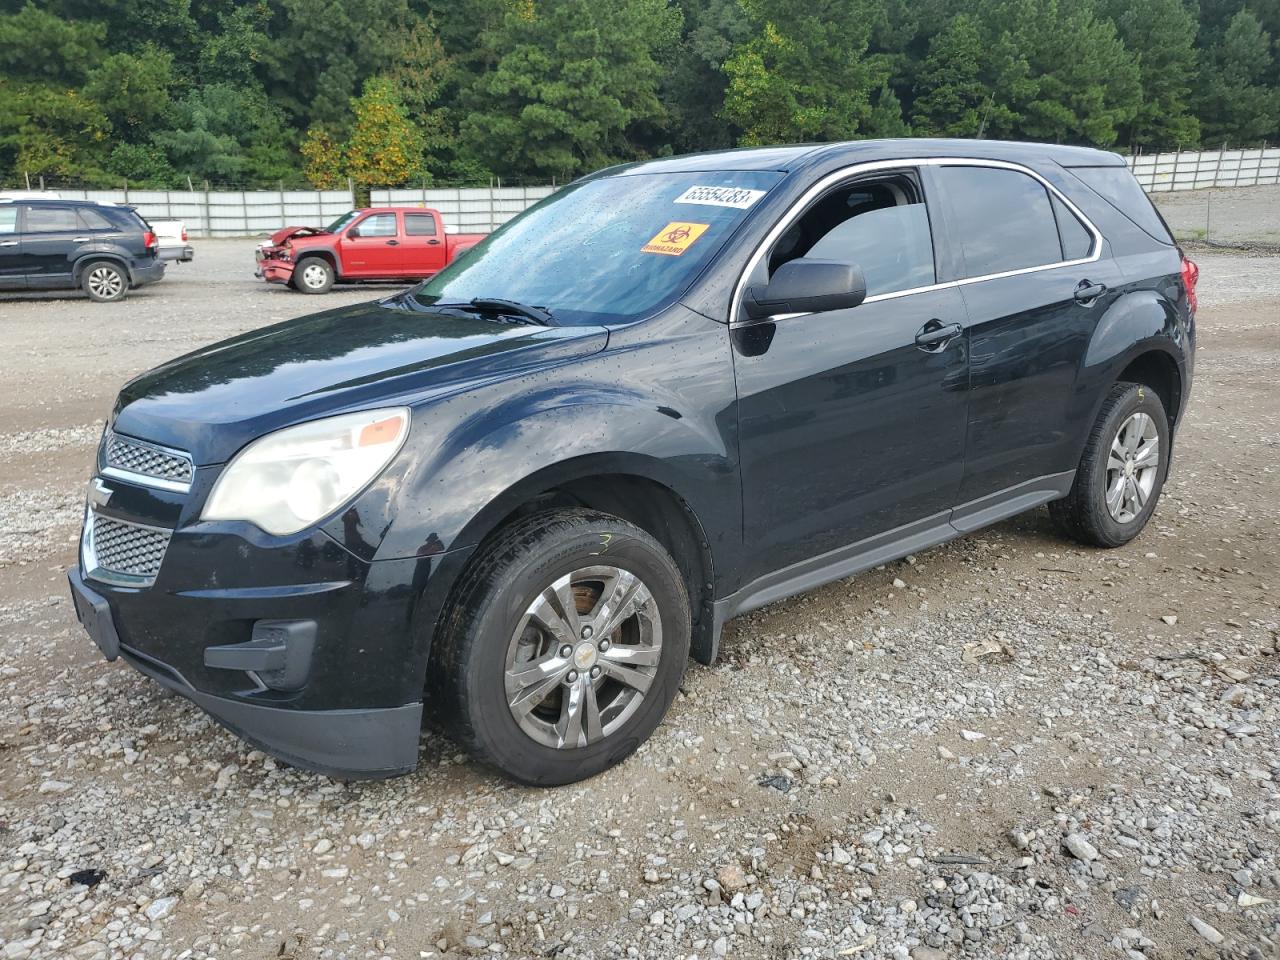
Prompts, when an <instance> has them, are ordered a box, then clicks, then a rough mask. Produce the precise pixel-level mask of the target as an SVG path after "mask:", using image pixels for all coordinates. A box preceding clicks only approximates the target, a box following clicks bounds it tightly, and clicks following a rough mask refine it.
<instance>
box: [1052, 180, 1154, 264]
mask: <svg viewBox="0 0 1280 960" xmlns="http://www.w3.org/2000/svg"><path fill="white" fill-rule="evenodd" d="M1069 170H1070V172H1071V173H1073V174H1075V175H1076V176H1077V177H1079V178H1080V179H1081V180H1083V181H1084V182H1085V183H1086V184H1087V185H1088V187H1089V189H1090V190H1092V191H1093V192H1094V193H1096V194H1097V195H1098V196H1100V197H1102V199H1103V200H1105V201H1107V203H1109V204H1111V205H1112V206H1113V207H1115V208H1116V209H1117V210H1119V211H1120V212H1121V213H1123V214H1124V215H1125V216H1126V217H1128V218H1129V219H1130V220H1132V221H1133V222H1134V223H1135V224H1137V225H1138V226H1139V227H1141V228H1142V229H1143V231H1144V232H1145V233H1148V234H1150V235H1151V237H1152V239H1155V240H1159V241H1160V242H1161V243H1167V244H1169V245H1171V246H1172V244H1173V235H1172V234H1170V232H1169V228H1168V226H1166V225H1165V222H1164V219H1163V218H1162V217H1161V216H1160V214H1159V212H1158V211H1157V210H1156V208H1155V204H1153V203H1152V202H1151V198H1150V197H1148V196H1147V194H1146V192H1145V191H1144V190H1143V189H1142V187H1141V186H1139V184H1138V181H1137V180H1135V179H1134V178H1133V174H1132V173H1130V172H1129V168H1128V167H1070V168H1069Z"/></svg>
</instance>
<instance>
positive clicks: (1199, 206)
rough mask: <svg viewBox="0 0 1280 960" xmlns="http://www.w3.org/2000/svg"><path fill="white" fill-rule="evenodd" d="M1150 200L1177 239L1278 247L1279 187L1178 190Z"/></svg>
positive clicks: (1279, 245)
mask: <svg viewBox="0 0 1280 960" xmlns="http://www.w3.org/2000/svg"><path fill="white" fill-rule="evenodd" d="M1154 197H1155V201H1156V206H1158V207H1159V208H1160V212H1161V213H1162V214H1163V215H1164V218H1165V220H1166V221H1167V222H1168V224H1169V226H1170V228H1171V229H1172V230H1173V233H1174V235H1175V236H1176V237H1178V239H1180V240H1211V241H1213V242H1214V243H1225V244H1238V245H1244V246H1250V245H1262V246H1265V247H1269V248H1272V249H1277V248H1280V186H1266V187H1227V188H1218V189H1210V190H1181V191H1178V192H1177V193H1157V194H1155V195H1154Z"/></svg>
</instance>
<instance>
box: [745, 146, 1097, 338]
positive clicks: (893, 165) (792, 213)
mask: <svg viewBox="0 0 1280 960" xmlns="http://www.w3.org/2000/svg"><path fill="white" fill-rule="evenodd" d="M911 167H917V168H919V167H994V168H996V169H1000V170H1014V171H1016V172H1018V173H1025V174H1026V175H1027V176H1029V177H1031V178H1032V179H1033V180H1035V181H1037V182H1038V183H1039V184H1040V185H1041V186H1043V187H1044V188H1045V189H1046V190H1047V191H1049V193H1050V194H1051V195H1052V196H1055V197H1057V198H1058V199H1059V200H1060V201H1062V203H1063V205H1064V206H1066V208H1067V209H1068V210H1070V211H1071V212H1072V213H1074V214H1075V215H1076V217H1078V218H1079V220H1080V222H1081V223H1082V224H1084V226H1085V229H1087V230H1088V231H1089V233H1090V235H1092V237H1093V246H1092V248H1091V249H1090V251H1089V256H1087V257H1081V258H1078V259H1075V260H1059V261H1057V262H1056V263H1042V264H1039V265H1038V266H1034V267H1020V268H1018V269H1017V270H1005V271H1003V272H1001V273H989V274H983V275H982V276H978V277H961V278H959V279H955V280H944V281H942V282H940V283H934V284H930V285H929V286H926V287H912V288H911V289H909V290H894V291H892V292H891V293H877V294H875V295H874V296H870V297H867V298H866V299H865V300H864V301H862V302H863V303H875V302H877V301H880V300H892V299H895V298H897V297H909V296H912V295H913V294H917V293H927V292H929V291H932V290H943V289H945V288H947V287H961V286H965V285H966V284H970V283H982V282H983V281H985V280H1000V279H1003V278H1004V277H1016V276H1020V275H1022V274H1025V273H1038V272H1039V271H1041V270H1057V269H1058V268H1060V267H1072V266H1078V265H1080V264H1084V263H1093V262H1095V261H1096V260H1099V259H1100V258H1101V257H1102V239H1103V238H1102V232H1101V231H1100V230H1099V229H1098V228H1097V227H1096V226H1094V224H1093V221H1092V220H1090V219H1089V218H1088V217H1087V216H1085V214H1084V212H1083V211H1082V210H1081V209H1080V208H1079V207H1078V206H1076V205H1075V204H1074V203H1072V202H1071V198H1070V197H1068V196H1067V195H1066V194H1064V193H1063V192H1062V191H1061V190H1059V189H1058V188H1057V187H1055V186H1054V185H1053V184H1052V183H1050V182H1049V181H1048V180H1046V179H1045V178H1044V177H1043V176H1041V175H1040V174H1039V173H1037V172H1036V171H1034V170H1032V169H1031V168H1030V167H1027V166H1024V165H1023V164H1020V163H1013V162H1012V161H1009V160H986V159H980V158H977V157H911V158H903V159H899V160H877V161H873V162H867V163H855V164H851V165H850V166H848V167H844V168H842V169H840V170H836V171H835V172H833V173H829V174H827V175H826V176H825V177H823V178H822V179H821V180H819V181H818V182H817V183H815V184H813V185H812V186H811V187H809V189H808V190H806V191H805V192H804V193H803V194H802V195H801V196H800V197H799V199H797V200H796V201H795V203H793V204H792V205H791V206H790V207H789V208H788V209H787V212H786V213H785V214H783V216H782V217H781V218H779V220H778V222H777V223H775V224H774V225H773V229H771V230H770V231H769V232H768V233H767V234H765V236H764V239H763V240H761V241H760V244H759V245H758V246H757V247H756V249H755V251H754V252H753V253H752V254H751V256H750V258H749V259H748V260H747V263H746V266H745V268H744V269H743V271H742V275H741V276H740V277H739V278H738V283H737V285H736V286H735V287H734V289H733V299H732V300H731V302H730V304H729V306H730V309H729V323H730V324H731V325H741V324H745V323H749V322H758V321H747V320H743V319H741V316H742V314H741V310H742V297H743V294H744V292H745V290H746V286H747V281H748V278H749V277H750V276H751V274H752V272H753V271H754V270H755V268H756V266H757V265H758V264H759V262H760V259H761V258H762V257H764V256H767V255H768V251H769V250H770V248H772V247H773V245H774V243H776V242H777V240H778V238H779V237H781V236H782V234H783V232H784V231H785V230H786V229H787V228H788V227H789V226H791V224H792V223H793V222H794V221H795V220H796V218H797V217H799V216H801V215H802V214H803V213H804V211H805V210H806V209H808V207H809V206H810V204H812V203H813V201H814V200H815V199H816V198H818V197H820V196H821V195H822V194H824V193H826V191H828V190H830V189H831V188H832V187H833V186H836V185H838V184H840V183H841V182H842V181H844V180H850V179H854V178H861V177H862V176H863V175H864V174H868V173H876V172H878V171H881V170H885V171H888V170H902V169H904V168H911ZM932 199H933V198H930V197H929V196H928V195H927V194H926V196H925V201H926V203H931V202H932ZM929 215H930V226H931V230H932V229H933V224H934V218H933V210H932V209H929ZM944 243H945V239H944ZM937 251H938V238H937V237H936V236H935V237H934V255H935V257H936V256H937ZM799 316H804V314H802V313H787V314H778V315H777V316H776V317H774V318H773V319H775V320H783V319H788V318H790V317H799Z"/></svg>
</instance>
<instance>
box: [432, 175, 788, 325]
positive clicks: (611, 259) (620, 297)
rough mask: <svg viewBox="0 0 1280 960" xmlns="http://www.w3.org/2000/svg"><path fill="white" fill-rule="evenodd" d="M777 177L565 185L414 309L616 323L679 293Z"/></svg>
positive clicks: (478, 249) (453, 269) (457, 265)
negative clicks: (488, 308) (446, 306)
mask: <svg viewBox="0 0 1280 960" xmlns="http://www.w3.org/2000/svg"><path fill="white" fill-rule="evenodd" d="M781 177H782V174H781V173H777V172H774V171H740V170H739V171H720V172H717V171H710V172H708V171H701V172H698V173H666V174H661V173H649V174H634V175H630V176H627V175H623V176H617V177H605V178H602V179H599V180H587V181H585V182H582V183H576V184H570V185H569V186H567V187H565V188H564V189H563V190H560V191H559V192H557V193H554V194H552V195H551V196H550V197H548V198H547V199H545V200H543V201H542V202H541V203H538V204H537V205H536V206H534V207H531V208H530V209H528V210H526V211H525V212H524V213H522V214H521V215H520V216H518V217H516V218H515V219H514V220H511V221H510V222H508V223H506V224H504V225H503V226H502V227H501V228H500V229H499V230H497V231H495V232H494V233H492V234H490V235H489V236H488V237H486V238H485V239H484V240H483V241H481V242H480V243H479V244H477V245H476V246H475V247H474V248H472V249H471V250H470V251H469V252H468V253H467V254H466V255H465V256H463V257H461V258H460V259H458V260H455V261H454V262H453V263H452V264H450V265H449V266H448V267H447V268H446V269H444V270H442V271H441V272H440V273H438V274H436V276H435V277H433V278H431V279H430V280H428V281H426V282H425V283H423V284H422V285H421V286H419V287H418V288H416V289H415V290H413V291H412V295H413V296H415V297H416V298H417V300H418V302H419V303H421V304H422V305H424V306H430V305H432V304H436V303H441V304H443V303H465V302H469V301H470V300H472V299H474V298H477V297H480V298H502V299H506V300H515V301H519V302H520V303H522V304H527V305H530V306H536V307H542V308H545V309H546V310H549V311H550V312H551V313H552V314H553V315H554V316H555V320H556V322H557V323H561V324H575V323H584V324H595V323H624V322H626V321H628V320H635V319H638V318H640V317H642V316H644V315H646V314H648V313H651V312H652V311H653V310H655V309H657V308H659V307H661V306H663V305H665V304H667V303H670V302H671V301H673V300H674V299H675V298H677V297H679V296H680V295H681V294H682V293H684V291H685V289H686V288H687V287H688V285H689V284H690V283H692V282H693V280H694V278H695V277H697V275H698V273H699V271H700V270H701V269H702V267H703V266H705V265H706V264H707V262H708V261H709V260H710V259H711V257H712V256H714V255H715V253H716V251H718V250H719V249H720V247H721V246H722V245H723V244H724V242H725V240H727V239H728V237H729V235H730V234H731V233H732V232H733V230H734V229H735V228H736V227H737V226H738V224H739V223H741V222H742V220H743V218H744V217H746V215H747V214H748V212H750V210H751V208H752V207H753V206H754V205H755V204H756V203H757V202H758V201H759V200H760V199H761V198H762V197H763V196H764V195H765V193H766V192H767V191H768V190H769V188H770V187H772V186H773V185H774V184H776V183H777V182H778V180H779V179H781Z"/></svg>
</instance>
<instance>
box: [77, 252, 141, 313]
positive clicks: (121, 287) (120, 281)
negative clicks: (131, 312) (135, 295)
mask: <svg viewBox="0 0 1280 960" xmlns="http://www.w3.org/2000/svg"><path fill="white" fill-rule="evenodd" d="M80 286H82V287H83V288H84V292H85V293H87V294H88V295H89V299H90V300H94V301H97V302H98V303H110V302H112V301H113V300H123V299H124V295H125V294H126V293H128V292H129V275H128V274H127V273H125V270H124V267H122V266H120V264H118V263H113V262H111V261H110V260H98V261H95V262H94V263H91V264H89V265H88V266H86V267H85V268H84V272H83V273H82V274H81V275H80Z"/></svg>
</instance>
